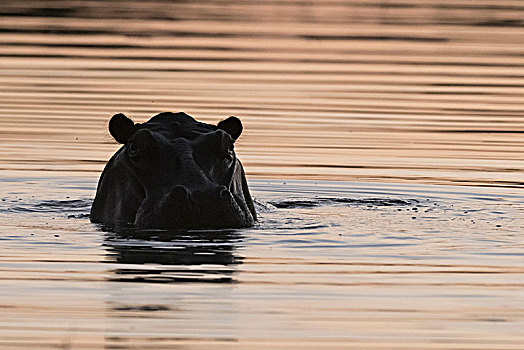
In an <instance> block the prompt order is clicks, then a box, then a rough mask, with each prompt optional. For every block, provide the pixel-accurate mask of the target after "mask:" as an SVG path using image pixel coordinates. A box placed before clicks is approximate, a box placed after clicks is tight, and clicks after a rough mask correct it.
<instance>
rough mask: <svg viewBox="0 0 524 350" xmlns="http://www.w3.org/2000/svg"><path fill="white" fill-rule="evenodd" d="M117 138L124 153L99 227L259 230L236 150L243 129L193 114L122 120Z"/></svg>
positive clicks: (114, 131) (106, 181)
mask: <svg viewBox="0 0 524 350" xmlns="http://www.w3.org/2000/svg"><path fill="white" fill-rule="evenodd" d="M109 132H110V133H111V135H112V136H113V137H114V138H115V140H116V141H118V142H119V143H121V144H123V146H122V147H121V148H120V149H119V150H118V151H117V152H116V153H115V154H114V155H113V157H111V159H110V160H109V162H108V163H107V165H106V167H105V169H104V171H103V172H102V175H101V176H100V180H99V182H98V188H97V192H96V197H95V200H94V202H93V206H92V207H91V221H92V222H94V223H101V224H104V225H106V226H109V227H113V228H117V227H122V226H125V227H127V226H132V227H136V228H159V229H215V228H240V227H248V226H252V225H253V224H254V222H255V221H256V212H255V208H254V206H253V201H252V199H251V195H250V193H249V189H248V186H247V181H246V177H245V174H244V169H243V167H242V164H241V163H240V161H239V160H238V159H237V157H236V155H235V151H234V143H235V141H236V139H238V137H239V136H240V134H241V133H242V123H241V122H240V120H239V119H238V118H236V117H229V118H227V119H225V120H223V121H221V122H219V123H218V124H217V125H216V126H215V125H211V124H206V123H201V122H198V121H196V120H195V119H193V118H192V117H191V116H189V115H187V114H185V113H170V112H165V113H160V114H157V115H155V116H154V117H152V118H151V119H150V120H149V121H147V122H145V123H143V124H139V123H136V124H135V123H133V121H132V120H131V119H129V118H128V117H126V116H125V115H123V114H121V113H119V114H115V115H114V116H113V117H112V118H111V120H110V121H109Z"/></svg>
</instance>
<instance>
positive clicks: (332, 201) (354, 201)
mask: <svg viewBox="0 0 524 350" xmlns="http://www.w3.org/2000/svg"><path fill="white" fill-rule="evenodd" d="M268 203H269V204H270V205H272V206H274V207H276V208H279V209H300V208H313V207H319V206H333V205H354V206H373V207H384V206H385V207H391V206H409V205H413V204H415V203H418V200H416V199H396V198H315V199H285V200H281V201H270V202H268Z"/></svg>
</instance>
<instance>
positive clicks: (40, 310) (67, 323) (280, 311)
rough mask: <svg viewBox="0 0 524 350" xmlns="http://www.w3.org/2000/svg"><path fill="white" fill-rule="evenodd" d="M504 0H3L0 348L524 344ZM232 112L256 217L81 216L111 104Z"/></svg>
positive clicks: (523, 79) (516, 107)
mask: <svg viewBox="0 0 524 350" xmlns="http://www.w3.org/2000/svg"><path fill="white" fill-rule="evenodd" d="M522 18H524V7H523V6H522V4H521V2H520V1H512V0H504V1H488V0H486V1H459V0H450V1H438V0H427V1H414V0H398V1H375V2H364V1H356V0H355V1H338V0H334V1H328V2H326V1H313V0H311V1H309V0H308V1H301V2H291V1H283V2H269V1H262V2H244V1H215V2H205V1H191V2H167V1H160V0H159V1H150V2H141V1H133V0H129V1H125V2H121V1H109V0H102V1H92V2H85V1H82V2H80V1H67V2H64V1H46V2H43V1H37V0H29V1H24V2H23V3H21V2H19V1H9V0H8V1H3V2H2V9H0V188H1V191H0V200H1V202H0V227H1V228H0V241H1V244H0V279H1V280H2V287H1V288H0V308H1V311H2V312H1V314H0V347H1V348H6V349H31V348H37V349H42V348H52V349H56V348H71V349H89V348H95V349H96V348H123V349H128V348H129V349H131V348H141V349H147V348H151V349H159V348H170V349H171V348H173V347H180V348H190V349H199V348H201V349H208V348H238V349H248V348H257V349H260V348H264V349H265V348H278V349H286V348H290V349H291V348H293V349H308V348H310V349H318V348H340V349H351V348H354V349H374V348H389V349H424V348H425V349H451V348H452V349H479V348H489V349H521V348H522V344H524V332H523V331H522V330H523V329H524V297H523V295H524V293H523V292H524V289H523V287H524V285H523V282H522V281H523V280H524V279H523V274H524V266H523V265H524V264H523V261H524V260H523V254H524V251H523V244H522V242H523V239H522V232H523V231H524V193H523V185H524V182H523V179H524V176H523V170H524V153H523V150H524V138H523V132H524V118H523V115H524V41H523V38H524V22H523V20H522ZM161 111H185V112H187V113H188V114H190V115H193V116H194V117H196V118H197V119H199V120H202V121H205V122H210V123H216V122H217V121H219V120H221V119H223V118H224V117H227V116H229V115H237V116H238V117H240V118H241V119H242V121H243V123H244V128H245V129H244V130H245V131H244V134H243V136H242V137H241V138H240V140H239V141H238V144H237V146H236V150H237V154H238V155H239V158H240V159H241V160H242V162H243V164H244V166H245V169H246V172H247V174H248V178H249V180H250V185H251V188H252V192H253V194H254V196H255V197H256V199H257V209H258V212H259V215H260V222H259V223H258V224H257V225H256V227H254V228H251V229H246V230H230V231H228V230H222V231H205V232H202V231H186V232H176V233H173V232H164V231H146V232H143V231H139V232H133V231H130V232H125V233H115V232H108V231H104V230H103V228H101V227H98V226H95V225H93V224H91V223H90V222H89V218H88V213H89V208H90V205H91V203H92V198H93V197H94V191H95V189H96V181H97V178H98V176H99V174H100V172H101V170H102V169H103V166H104V164H105V162H106V161H107V159H108V158H109V157H110V156H111V154H113V153H114V152H115V151H116V150H117V149H118V145H117V144H115V142H114V141H113V140H112V139H111V137H110V136H109V134H108V132H107V121H108V119H109V117H110V116H111V115H112V114H114V113H116V112H124V113H126V114H127V115H129V116H130V117H132V118H134V120H135V121H137V122H142V121H145V120H147V119H148V118H149V117H150V116H152V115H153V114H156V113H158V112H161Z"/></svg>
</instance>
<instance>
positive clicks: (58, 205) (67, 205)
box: [8, 199, 92, 213]
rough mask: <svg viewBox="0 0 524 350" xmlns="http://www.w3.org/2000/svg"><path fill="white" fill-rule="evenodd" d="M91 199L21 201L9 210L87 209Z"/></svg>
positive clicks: (54, 210)
mask: <svg viewBox="0 0 524 350" xmlns="http://www.w3.org/2000/svg"><path fill="white" fill-rule="evenodd" d="M91 203H92V200H90V199H71V200H46V201H41V202H37V203H21V202H18V203H17V205H15V206H12V207H10V208H9V209H8V210H9V211H11V212H18V213H50V212H63V211H68V212H70V211H85V210H89V208H90V207H91Z"/></svg>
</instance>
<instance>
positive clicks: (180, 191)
mask: <svg viewBox="0 0 524 350" xmlns="http://www.w3.org/2000/svg"><path fill="white" fill-rule="evenodd" d="M171 195H172V196H175V197H178V198H184V199H189V197H190V193H189V190H188V189H187V188H185V187H184V186H181V185H178V186H175V187H174V188H173V190H172V191H171Z"/></svg>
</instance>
